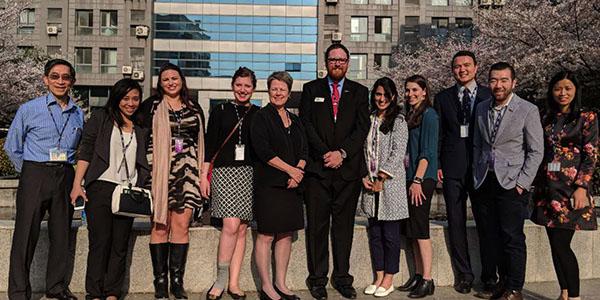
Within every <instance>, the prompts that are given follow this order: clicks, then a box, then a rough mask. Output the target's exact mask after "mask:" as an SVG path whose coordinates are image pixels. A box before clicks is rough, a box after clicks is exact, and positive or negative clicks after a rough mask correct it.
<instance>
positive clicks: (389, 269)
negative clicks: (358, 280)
mask: <svg viewBox="0 0 600 300" xmlns="http://www.w3.org/2000/svg"><path fill="white" fill-rule="evenodd" d="M367 235H368V236H369V250H370V251H371V262H372V264H373V270H374V271H384V272H385V273H386V274H396V273H398V271H399V268H400V220H398V221H381V220H377V218H369V227H367Z"/></svg>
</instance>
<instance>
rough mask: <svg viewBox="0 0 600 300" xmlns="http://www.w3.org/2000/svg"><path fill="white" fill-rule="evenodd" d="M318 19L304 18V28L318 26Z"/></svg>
mask: <svg viewBox="0 0 600 300" xmlns="http://www.w3.org/2000/svg"><path fill="white" fill-rule="evenodd" d="M317 22H318V20H317V18H302V25H303V26H317Z"/></svg>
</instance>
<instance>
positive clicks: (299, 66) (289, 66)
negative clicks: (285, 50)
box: [285, 63, 302, 72]
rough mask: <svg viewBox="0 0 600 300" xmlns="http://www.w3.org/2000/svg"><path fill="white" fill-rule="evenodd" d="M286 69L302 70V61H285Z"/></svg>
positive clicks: (290, 70)
mask: <svg viewBox="0 0 600 300" xmlns="http://www.w3.org/2000/svg"><path fill="white" fill-rule="evenodd" d="M285 70H286V71H288V72H300V71H302V64H301V63H285Z"/></svg>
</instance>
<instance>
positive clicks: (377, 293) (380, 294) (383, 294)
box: [374, 284, 394, 297]
mask: <svg viewBox="0 0 600 300" xmlns="http://www.w3.org/2000/svg"><path fill="white" fill-rule="evenodd" d="M393 291H394V285H393V284H392V285H391V286H390V288H389V289H387V290H386V289H385V288H384V287H381V286H380V287H378V288H377V290H376V291H375V294H374V295H375V297H386V296H387V295H389V294H391V293H392V292H393Z"/></svg>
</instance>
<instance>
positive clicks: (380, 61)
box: [375, 54, 391, 69]
mask: <svg viewBox="0 0 600 300" xmlns="http://www.w3.org/2000/svg"><path fill="white" fill-rule="evenodd" d="M390 58H391V55H389V54H375V66H378V67H379V68H381V69H388V68H389V67H390Z"/></svg>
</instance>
